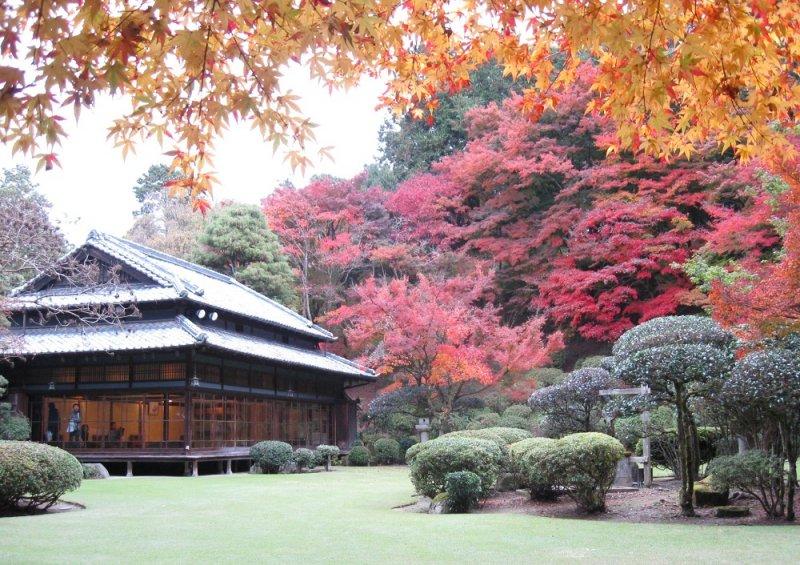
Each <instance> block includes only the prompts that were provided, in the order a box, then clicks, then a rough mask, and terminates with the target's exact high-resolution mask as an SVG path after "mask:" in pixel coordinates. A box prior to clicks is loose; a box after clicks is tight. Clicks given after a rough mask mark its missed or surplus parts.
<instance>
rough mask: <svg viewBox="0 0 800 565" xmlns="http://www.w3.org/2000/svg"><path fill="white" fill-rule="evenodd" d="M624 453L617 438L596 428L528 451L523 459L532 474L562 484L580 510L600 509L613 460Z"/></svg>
mask: <svg viewBox="0 0 800 565" xmlns="http://www.w3.org/2000/svg"><path fill="white" fill-rule="evenodd" d="M624 456H625V448H624V447H623V445H622V444H621V443H620V442H619V440H617V439H615V438H613V437H611V436H609V435H606V434H601V433H598V432H584V433H578V434H572V435H568V436H565V437H563V438H561V439H559V440H556V441H554V442H553V443H552V444H551V445H548V446H546V447H543V448H542V449H541V450H538V449H537V450H532V451H530V452H529V453H528V455H527V461H528V462H529V465H531V466H532V471H533V473H534V475H533V477H532V478H539V477H541V478H542V479H544V480H545V481H547V482H549V483H550V484H552V485H555V486H561V487H563V488H564V490H565V492H566V493H567V495H569V496H570V497H571V498H572V499H573V500H574V501H575V504H577V506H578V508H579V509H581V510H584V511H586V512H602V511H604V510H605V498H606V493H607V492H608V489H609V488H610V487H611V484H612V483H613V482H614V476H615V474H616V469H617V462H619V460H620V459H622V458H623V457H624Z"/></svg>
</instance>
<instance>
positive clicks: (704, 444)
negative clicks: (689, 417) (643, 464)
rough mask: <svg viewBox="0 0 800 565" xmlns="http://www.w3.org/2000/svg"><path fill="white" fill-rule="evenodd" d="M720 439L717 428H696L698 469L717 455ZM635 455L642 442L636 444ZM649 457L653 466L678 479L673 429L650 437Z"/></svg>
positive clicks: (678, 466)
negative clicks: (672, 474)
mask: <svg viewBox="0 0 800 565" xmlns="http://www.w3.org/2000/svg"><path fill="white" fill-rule="evenodd" d="M721 437H722V433H721V432H720V430H719V428H713V427H703V426H701V427H698V428H697V446H698V450H699V454H698V455H699V461H698V463H697V464H698V467H699V466H700V465H704V464H706V463H708V462H709V461H711V460H712V459H713V458H714V457H715V456H716V454H717V443H718V441H719V439H720V438H721ZM636 453H637V454H639V455H641V453H642V441H641V440H639V441H638V442H637V443H636ZM650 457H651V459H652V461H653V464H654V465H659V466H661V467H666V468H667V469H670V470H671V471H672V472H673V473H675V477H676V478H680V463H679V461H680V459H679V458H678V435H677V431H676V430H675V428H669V429H665V430H660V431H656V432H654V433H653V434H652V435H651V436H650Z"/></svg>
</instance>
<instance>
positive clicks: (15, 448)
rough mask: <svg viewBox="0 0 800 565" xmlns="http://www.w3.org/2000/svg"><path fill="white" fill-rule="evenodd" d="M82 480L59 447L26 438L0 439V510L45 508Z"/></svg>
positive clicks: (80, 470)
mask: <svg viewBox="0 0 800 565" xmlns="http://www.w3.org/2000/svg"><path fill="white" fill-rule="evenodd" d="M82 479H83V468H82V467H81V464H80V463H79V462H78V460H77V459H75V457H73V456H72V455H71V454H69V453H67V452H66V451H64V450H63V449H59V448H57V447H53V446H51V445H45V444H42V443H34V442H29V441H0V509H3V510H14V509H17V508H22V509H35V508H41V509H44V508H49V507H50V506H52V505H53V504H55V503H56V501H58V499H59V498H60V497H61V496H62V495H63V494H64V493H65V492H68V491H72V490H75V489H76V488H78V487H79V486H80V484H81V480H82Z"/></svg>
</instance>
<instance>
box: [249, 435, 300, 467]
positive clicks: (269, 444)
mask: <svg viewBox="0 0 800 565" xmlns="http://www.w3.org/2000/svg"><path fill="white" fill-rule="evenodd" d="M250 459H252V460H253V461H254V462H255V463H256V465H258V466H259V467H260V468H261V472H262V473H277V472H278V471H280V470H281V467H282V466H283V465H285V464H286V463H288V462H289V461H290V460H291V459H292V446H291V445H289V444H288V443H285V442H282V441H274V440H270V441H261V442H258V443H257V444H255V445H254V446H253V447H251V448H250Z"/></svg>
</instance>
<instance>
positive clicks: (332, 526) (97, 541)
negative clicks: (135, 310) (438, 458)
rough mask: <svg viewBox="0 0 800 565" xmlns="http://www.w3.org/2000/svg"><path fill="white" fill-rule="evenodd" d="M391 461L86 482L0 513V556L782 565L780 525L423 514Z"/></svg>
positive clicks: (785, 557) (791, 544)
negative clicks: (43, 501)
mask: <svg viewBox="0 0 800 565" xmlns="http://www.w3.org/2000/svg"><path fill="white" fill-rule="evenodd" d="M411 494H412V489H411V484H410V483H409V480H408V475H407V470H406V469H403V468H369V469H359V468H346V469H342V468H338V469H337V470H336V471H335V472H332V473H313V474H304V475H234V476H232V477H231V476H208V477H200V478H195V479H192V478H177V477H174V478H173V477H168V478H162V477H152V478H151V477H141V478H134V479H113V480H107V481H85V482H84V485H83V486H82V487H81V489H80V490H79V491H77V492H74V493H70V494H69V495H68V496H67V498H68V499H69V500H74V501H79V502H82V503H84V504H85V505H86V506H87V507H88V509H87V510H83V511H75V512H67V513H62V514H53V515H47V516H23V517H14V518H0V563H18V562H37V563H41V562H53V563H55V562H59V563H64V562H73V563H76V562H92V561H94V562H114V563H120V562H129V563H144V562H149V561H171V562H190V561H199V562H204V563H205V562H210V561H220V560H226V561H238V562H243V561H244V560H257V561H267V560H269V561H277V560H284V561H287V562H288V561H292V562H297V563H308V562H338V563H341V562H353V563H355V562H361V563H363V562H377V563H418V562H461V563H464V562H467V563H475V562H481V563H505V564H508V563H519V562H527V563H530V562H543V561H546V562H552V561H557V562H572V561H576V560H581V561H596V562H615V563H618V562H634V561H635V562H664V563H666V562H670V563H675V562H684V561H698V562H714V563H719V562H756V561H757V562H765V561H773V562H775V561H779V560H781V561H784V562H787V561H793V560H794V559H796V558H797V555H798V554H800V529H799V528H797V527H792V526H770V527H753V526H739V527H736V526H727V527H721V526H691V525H688V526H687V525H652V524H644V525H637V524H617V523H611V522H597V521H591V520H557V519H546V518H534V517H530V516H525V515H514V514H481V515H478V514H470V515H443V516H431V515H426V514H414V513H409V512H399V511H396V510H392V509H391V507H392V506H395V505H398V504H402V503H404V502H407V501H409V500H410V496H411Z"/></svg>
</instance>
